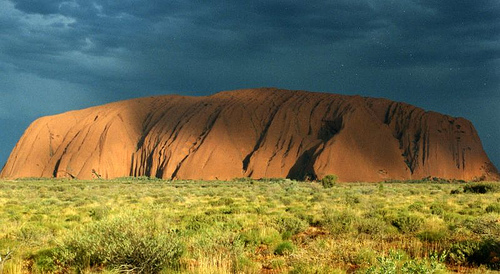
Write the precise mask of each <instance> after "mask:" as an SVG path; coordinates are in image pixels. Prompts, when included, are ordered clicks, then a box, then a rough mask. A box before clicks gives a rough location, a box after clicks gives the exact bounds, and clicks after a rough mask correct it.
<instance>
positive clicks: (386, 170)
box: [1, 89, 498, 181]
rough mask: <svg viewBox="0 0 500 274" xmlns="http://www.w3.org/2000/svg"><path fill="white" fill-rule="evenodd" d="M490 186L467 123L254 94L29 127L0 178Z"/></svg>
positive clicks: (387, 108)
mask: <svg viewBox="0 0 500 274" xmlns="http://www.w3.org/2000/svg"><path fill="white" fill-rule="evenodd" d="M327 174H336V175H338V176H339V179H340V180H342V181H380V180H386V179H420V178H423V177H427V176H433V177H440V178H456V179H465V180H471V179H477V178H481V177H482V178H486V179H496V178H498V172H497V170H496V169H495V167H494V166H493V165H492V164H491V162H490V161H489V159H488V157H487V155H486V154H485V152H484V151H483V148H482V146H481V142H480V140H479V137H478V135H477V133H476V131H475V129H474V127H473V126H472V124H471V123H470V122H469V121H467V120H465V119H462V118H453V117H450V116H446V115H441V114H438V113H435V112H426V111H424V110H422V109H420V108H416V107H413V106H411V105H408V104H404V103H397V102H392V101H389V100H385V99H373V98H363V97H359V96H344V95H335V94H327V93H312V92H304V91H288V90H278V89H251V90H238V91H230V92H221V93H217V94H215V95H212V96H208V97H187V96H177V95H168V96H159V97H150V98H141V99H135V100H128V101H121V102H116V103H112V104H107V105H103V106H98V107H93V108H89V109H84V110H78V111H72V112H68V113H64V114H60V115H55V116H49V117H43V118H40V119H38V120H36V121H35V122H34V123H33V124H32V125H31V126H30V127H29V128H28V129H27V130H26V132H25V134H24V135H23V136H22V138H21V139H20V140H19V142H18V144H17V145H16V147H15V148H14V150H13V151H12V154H11V155H10V158H9V160H8V162H7V164H6V165H5V168H4V169H3V170H2V173H1V177H4V178H18V177H76V178H80V179H89V178H95V177H96V176H102V177H103V178H115V177H123V176H143V175H145V176H155V177H160V178H179V179H232V178H236V177H244V176H249V177H253V178H262V177H290V178H298V179H302V178H306V177H307V178H321V177H323V176H325V175H327Z"/></svg>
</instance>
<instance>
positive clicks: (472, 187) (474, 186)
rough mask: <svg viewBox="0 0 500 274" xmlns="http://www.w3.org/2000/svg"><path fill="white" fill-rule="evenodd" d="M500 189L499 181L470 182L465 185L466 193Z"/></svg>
mask: <svg viewBox="0 0 500 274" xmlns="http://www.w3.org/2000/svg"><path fill="white" fill-rule="evenodd" d="M498 191H500V185H499V184H498V183H470V184H466V185H465V186H464V192H465V193H478V194H485V193H492V192H498Z"/></svg>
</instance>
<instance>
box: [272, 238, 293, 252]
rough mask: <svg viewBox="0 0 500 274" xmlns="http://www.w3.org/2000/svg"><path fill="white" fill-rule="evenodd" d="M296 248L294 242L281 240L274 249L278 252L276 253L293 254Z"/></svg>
mask: <svg viewBox="0 0 500 274" xmlns="http://www.w3.org/2000/svg"><path fill="white" fill-rule="evenodd" d="M294 250H295V245H294V244H293V243H292V242H289V241H284V242H281V243H280V244H279V245H278V246H277V247H276V248H275V249H274V254H276V255H287V254H291V253H292V252H293V251H294Z"/></svg>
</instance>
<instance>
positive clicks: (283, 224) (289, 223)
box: [274, 216, 308, 235]
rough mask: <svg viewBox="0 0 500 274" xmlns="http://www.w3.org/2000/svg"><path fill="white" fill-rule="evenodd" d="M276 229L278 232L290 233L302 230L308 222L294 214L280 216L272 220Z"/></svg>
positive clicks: (293, 233)
mask: <svg viewBox="0 0 500 274" xmlns="http://www.w3.org/2000/svg"><path fill="white" fill-rule="evenodd" d="M274 224H275V227H276V229H277V230H278V231H279V232H280V233H289V234H291V235H295V234H298V233H300V232H302V231H304V230H305V229H306V228H307V227H308V224H307V223H306V222H305V221H303V220H301V219H299V218H297V217H294V216H280V217H277V218H276V219H275V220H274Z"/></svg>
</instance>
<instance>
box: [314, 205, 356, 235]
mask: <svg viewBox="0 0 500 274" xmlns="http://www.w3.org/2000/svg"><path fill="white" fill-rule="evenodd" d="M357 220H358V216H356V214H355V213H354V212H353V211H352V210H343V211H340V212H339V211H336V210H324V211H323V222H322V225H323V226H325V227H326V228H327V229H328V230H329V231H330V233H333V234H339V233H348V232H351V231H352V230H353V228H354V223H355V222H356V221H357Z"/></svg>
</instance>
